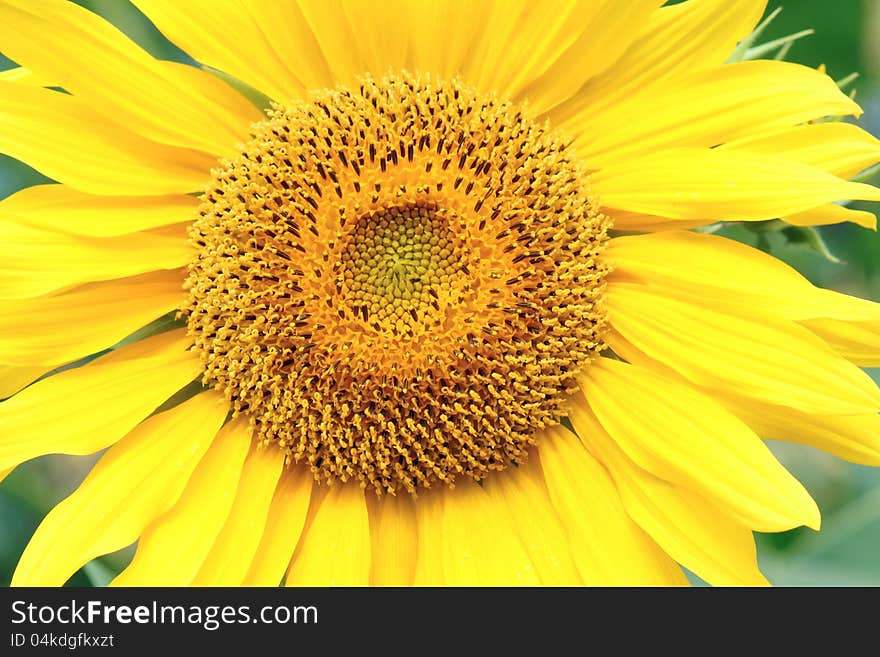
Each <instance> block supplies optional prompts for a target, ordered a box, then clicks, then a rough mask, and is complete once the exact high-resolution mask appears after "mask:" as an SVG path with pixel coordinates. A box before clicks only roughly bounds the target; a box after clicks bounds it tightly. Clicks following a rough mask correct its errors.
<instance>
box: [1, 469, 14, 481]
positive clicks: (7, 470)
mask: <svg viewBox="0 0 880 657" xmlns="http://www.w3.org/2000/svg"><path fill="white" fill-rule="evenodd" d="M13 470H15V468H7V469H6V470H0V482H2V481H3V480H4V479H6V477H7V476H9V473H10V472H12V471H13Z"/></svg>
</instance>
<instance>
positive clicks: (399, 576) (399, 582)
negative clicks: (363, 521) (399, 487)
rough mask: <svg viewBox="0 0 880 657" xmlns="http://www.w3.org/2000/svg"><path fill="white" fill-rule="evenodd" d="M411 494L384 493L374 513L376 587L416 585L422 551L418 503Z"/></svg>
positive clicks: (371, 581)
mask: <svg viewBox="0 0 880 657" xmlns="http://www.w3.org/2000/svg"><path fill="white" fill-rule="evenodd" d="M418 502H419V500H415V501H413V498H412V497H411V496H410V495H409V494H408V493H405V492H404V493H398V494H397V495H383V496H382V497H380V498H378V499H377V500H376V504H375V507H374V508H375V513H374V514H372V516H371V521H370V529H371V532H372V536H373V542H372V555H373V570H372V572H371V574H370V583H371V584H372V585H373V586H412V584H413V581H414V578H415V574H416V562H417V561H418V554H419V541H418V527H417V525H416V511H415V505H416V504H418Z"/></svg>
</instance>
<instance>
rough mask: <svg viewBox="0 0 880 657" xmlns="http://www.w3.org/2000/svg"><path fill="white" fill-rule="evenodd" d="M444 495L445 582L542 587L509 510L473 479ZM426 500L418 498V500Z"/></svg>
mask: <svg viewBox="0 0 880 657" xmlns="http://www.w3.org/2000/svg"><path fill="white" fill-rule="evenodd" d="M438 493H439V494H440V496H442V498H443V514H442V522H441V537H442V538H441V541H442V543H441V545H440V554H441V560H442V567H443V584H444V585H445V586H537V585H538V584H540V580H539V578H538V574H537V572H536V570H535V566H534V564H533V563H532V560H531V559H530V558H529V554H528V552H527V551H526V548H525V546H524V545H523V543H522V542H521V541H520V539H519V536H518V535H517V533H516V531H515V529H514V527H513V524H512V521H511V518H510V514H509V512H507V511H506V509H505V508H504V507H503V506H502V507H500V508H499V507H498V506H497V505H493V504H491V500H490V498H489V496H488V495H487V493H486V492H485V491H484V490H483V489H482V488H481V487H480V486H478V485H477V484H476V483H474V482H473V481H472V480H468V481H464V480H459V481H457V482H456V484H455V489H454V490H444V491H438ZM420 501H421V500H417V503H418V502H420Z"/></svg>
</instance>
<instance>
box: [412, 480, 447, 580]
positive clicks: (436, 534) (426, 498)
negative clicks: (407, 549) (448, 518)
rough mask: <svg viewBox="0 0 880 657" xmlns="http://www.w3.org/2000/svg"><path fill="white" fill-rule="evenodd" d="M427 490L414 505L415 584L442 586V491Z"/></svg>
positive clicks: (443, 578) (443, 576)
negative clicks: (416, 535)
mask: <svg viewBox="0 0 880 657" xmlns="http://www.w3.org/2000/svg"><path fill="white" fill-rule="evenodd" d="M444 492H445V491H442V490H434V491H428V492H426V493H422V494H420V495H419V499H418V503H417V504H416V505H415V511H416V525H417V530H418V550H419V553H418V559H417V561H416V577H415V584H416V586H444V585H445V583H446V580H445V575H444V573H443V541H444V537H443V493H444Z"/></svg>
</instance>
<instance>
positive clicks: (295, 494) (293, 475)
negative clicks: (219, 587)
mask: <svg viewBox="0 0 880 657" xmlns="http://www.w3.org/2000/svg"><path fill="white" fill-rule="evenodd" d="M313 484H314V478H313V477H312V473H311V472H309V471H308V470H307V469H306V468H301V467H299V468H298V467H288V469H287V471H286V472H283V473H282V474H281V479H280V480H279V481H278V486H277V488H276V489H275V496H274V497H273V498H272V508H271V509H270V510H269V518H268V519H267V520H266V528H265V529H264V530H263V538H262V539H261V540H260V545H259V546H258V547H257V551H256V553H255V554H256V557H255V558H254V560H253V563H251V567H250V570H249V571H248V573H247V576H246V577H245V578H244V580H243V581H242V586H278V584H279V583H280V582H281V580H282V578H283V577H284V573H285V571H286V570H287V566H288V565H289V564H290V559H291V557H292V556H293V551H294V549H295V548H296V544H297V543H298V542H299V539H300V536H301V534H302V530H303V527H304V526H305V522H306V516H307V514H308V511H309V502H310V500H311V497H312V487H313Z"/></svg>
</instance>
